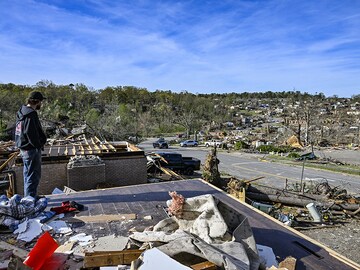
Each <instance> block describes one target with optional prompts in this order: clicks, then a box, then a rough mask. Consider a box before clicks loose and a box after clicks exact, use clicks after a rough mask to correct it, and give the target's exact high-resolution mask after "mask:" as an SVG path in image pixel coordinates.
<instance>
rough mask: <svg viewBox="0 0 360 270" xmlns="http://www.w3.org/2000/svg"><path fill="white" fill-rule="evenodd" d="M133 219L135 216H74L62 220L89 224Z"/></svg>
mask: <svg viewBox="0 0 360 270" xmlns="http://www.w3.org/2000/svg"><path fill="white" fill-rule="evenodd" d="M134 219H136V214H119V215H96V216H75V217H70V218H63V220H66V221H69V222H89V223H92V222H94V223H96V222H110V221H123V220H134Z"/></svg>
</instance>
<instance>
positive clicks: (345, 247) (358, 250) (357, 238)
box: [300, 219, 360, 264]
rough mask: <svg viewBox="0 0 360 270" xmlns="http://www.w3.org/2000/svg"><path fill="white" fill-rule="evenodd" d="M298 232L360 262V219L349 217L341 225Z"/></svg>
mask: <svg viewBox="0 0 360 270" xmlns="http://www.w3.org/2000/svg"><path fill="white" fill-rule="evenodd" d="M300 232H301V233H303V234H305V235H307V236H309V237H310V238H312V239H314V240H316V241H318V242H320V243H322V244H323V245H325V246H327V247H329V248H331V249H332V250H334V251H336V252H337V253H339V254H341V255H343V256H345V257H346V258H349V259H351V260H352V261H354V262H356V263H358V264H360V256H359V254H360V219H351V220H349V221H347V222H346V223H345V224H344V225H342V226H341V227H335V228H323V229H312V230H300Z"/></svg>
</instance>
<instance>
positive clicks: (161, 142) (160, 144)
mask: <svg viewBox="0 0 360 270" xmlns="http://www.w3.org/2000/svg"><path fill="white" fill-rule="evenodd" d="M153 147H154V148H160V149H163V148H166V149H168V148H169V144H168V143H167V141H166V140H165V139H164V138H159V139H158V140H157V141H156V142H153Z"/></svg>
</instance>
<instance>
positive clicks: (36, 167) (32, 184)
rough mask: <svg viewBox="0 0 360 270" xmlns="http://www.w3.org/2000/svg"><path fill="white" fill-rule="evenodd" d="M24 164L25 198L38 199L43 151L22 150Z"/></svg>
mask: <svg viewBox="0 0 360 270" xmlns="http://www.w3.org/2000/svg"><path fill="white" fill-rule="evenodd" d="M20 153H21V156H22V159H23V163H24V196H32V197H34V198H35V197H36V194H37V188H38V185H39V182H40V178H41V150H40V149H31V150H20Z"/></svg>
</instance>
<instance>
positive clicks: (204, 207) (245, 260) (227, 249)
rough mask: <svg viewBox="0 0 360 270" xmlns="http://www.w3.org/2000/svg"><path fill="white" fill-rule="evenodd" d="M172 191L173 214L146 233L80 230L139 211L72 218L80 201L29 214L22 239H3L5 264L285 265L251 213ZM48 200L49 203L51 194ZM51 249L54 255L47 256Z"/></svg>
mask: <svg viewBox="0 0 360 270" xmlns="http://www.w3.org/2000/svg"><path fill="white" fill-rule="evenodd" d="M169 195H170V197H171V200H168V201H166V205H168V206H169V207H168V208H167V211H168V218H165V219H163V220H160V221H159V222H158V223H157V224H155V225H154V226H151V227H149V228H148V229H145V230H144V231H142V232H138V231H136V230H129V232H128V233H129V236H125V235H124V236H120V235H119V236H115V235H107V236H100V237H94V236H92V235H89V234H86V233H76V234H74V230H73V228H76V227H79V226H82V225H85V224H86V223H89V222H95V223H99V222H101V221H105V220H108V221H109V220H114V221H118V222H126V221H127V220H131V219H136V215H135V216H131V215H128V216H125V215H113V216H114V217H110V216H111V215H106V216H105V215H101V216H82V215H76V216H74V217H66V216H65V214H66V213H68V212H72V213H78V212H79V211H82V210H85V209H86V206H84V205H81V204H78V203H76V202H74V201H71V202H63V203H62V204H61V205H60V206H57V207H53V208H51V211H47V213H52V215H46V218H44V219H42V218H40V217H42V215H37V216H36V217H34V218H32V217H30V216H29V218H28V219H26V220H25V221H22V220H21V223H19V224H17V226H16V227H17V229H16V230H15V231H14V234H18V237H19V236H20V235H22V238H21V240H20V238H18V239H17V240H15V241H13V242H12V244H9V243H7V242H2V241H0V250H1V251H2V252H1V254H2V255H1V258H2V259H3V260H4V261H3V264H2V266H4V267H5V268H8V269H27V268H26V265H27V266H31V267H35V268H36V269H92V268H94V267H102V266H116V267H118V268H117V269H127V270H130V269H131V270H145V269H172V268H173V267H175V266H176V267H175V268H174V269H184V270H185V269H207V270H211V269H225V270H236V269H249V270H257V269H265V267H268V268H270V267H273V268H272V269H281V268H277V267H279V264H278V262H277V261H276V257H275V255H274V254H273V253H272V254H270V257H269V253H268V250H271V252H272V249H271V248H269V247H266V246H260V245H256V243H255V240H254V237H253V235H252V230H251V227H250V225H249V223H248V220H247V217H245V216H243V215H242V214H240V213H237V212H233V211H230V210H229V211H230V212H229V213H232V216H229V215H224V216H223V214H224V211H226V209H227V208H226V207H228V206H226V204H222V202H220V201H218V200H217V199H216V198H215V197H213V196H212V195H210V194H207V195H202V196H197V197H192V198H186V199H185V198H184V197H183V196H182V195H181V194H178V193H177V192H176V191H173V192H169ZM18 199H19V198H18V195H17V200H18ZM42 200H43V201H44V202H47V199H46V198H43V199H42ZM221 204H222V205H221ZM220 207H221V210H220ZM3 209H7V208H6V207H3ZM40 212H41V211H40ZM234 215H235V216H234ZM77 219H79V221H80V223H78V225H77V226H75V227H74V226H72V225H71V226H69V225H70V224H74V223H77V222H78V221H76V220H77ZM144 219H145V217H144ZM147 220H148V221H151V219H147ZM235 220H236V222H235V223H234V221H235ZM19 241H22V242H25V243H26V244H25V245H27V246H28V247H29V246H30V248H31V249H30V251H29V252H28V251H27V250H24V249H22V248H19V247H18V246H19ZM15 244H16V246H15ZM25 245H23V247H25ZM50 247H52V248H50ZM45 250H46V254H47V255H48V256H44V254H45V253H44V252H45ZM265 251H266V252H265ZM271 252H270V253H271ZM269 258H271V259H269ZM160 260H161V262H162V263H161V267H160V268H159V261H160ZM295 263H296V260H295V261H294V262H293V264H295ZM163 264H164V265H163ZM280 265H281V264H280ZM294 269H295V268H294Z"/></svg>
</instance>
